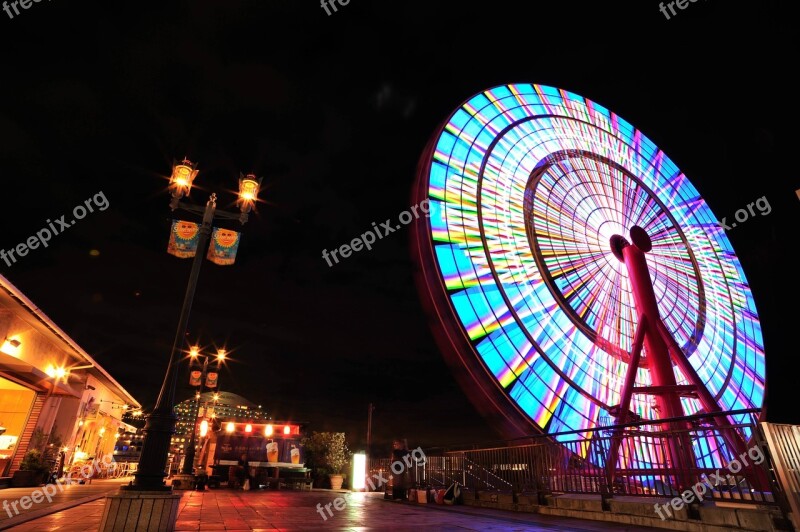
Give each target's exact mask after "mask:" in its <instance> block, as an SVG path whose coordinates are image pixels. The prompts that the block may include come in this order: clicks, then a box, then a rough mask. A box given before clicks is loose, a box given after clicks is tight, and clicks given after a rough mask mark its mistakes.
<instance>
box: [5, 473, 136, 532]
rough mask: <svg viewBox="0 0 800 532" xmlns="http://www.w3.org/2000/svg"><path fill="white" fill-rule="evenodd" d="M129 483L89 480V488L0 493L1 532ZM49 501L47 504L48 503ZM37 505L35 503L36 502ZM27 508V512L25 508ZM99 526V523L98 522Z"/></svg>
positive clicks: (74, 486) (57, 487) (64, 486)
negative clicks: (0, 505) (90, 481)
mask: <svg viewBox="0 0 800 532" xmlns="http://www.w3.org/2000/svg"><path fill="white" fill-rule="evenodd" d="M129 481H130V478H128V479H114V480H92V483H91V484H88V483H87V484H78V483H74V484H69V485H67V484H59V485H56V484H51V485H49V486H42V487H39V488H8V489H3V490H0V501H2V503H0V504H2V510H0V530H5V529H6V528H9V527H12V526H14V525H16V524H19V523H23V522H25V521H28V520H30V519H32V518H34V519H35V518H37V517H41V516H43V515H47V514H50V513H52V512H54V511H59V510H65V509H67V508H72V507H74V506H77V505H80V504H83V503H86V502H89V501H94V500H97V499H99V498H102V497H104V496H105V494H107V493H110V492H113V491H116V490H118V489H119V487H120V486H121V485H123V484H127V483H128V482H129ZM26 497H27V499H25V498H26ZM48 497H49V500H48ZM37 501H38V502H37ZM26 507H27V508H26ZM98 523H99V520H98Z"/></svg>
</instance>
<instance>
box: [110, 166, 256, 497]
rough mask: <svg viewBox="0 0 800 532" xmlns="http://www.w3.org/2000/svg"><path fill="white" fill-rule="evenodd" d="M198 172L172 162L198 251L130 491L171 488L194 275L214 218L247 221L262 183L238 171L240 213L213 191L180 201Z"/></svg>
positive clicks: (176, 197) (175, 201)
mask: <svg viewBox="0 0 800 532" xmlns="http://www.w3.org/2000/svg"><path fill="white" fill-rule="evenodd" d="M197 172H198V171H197V165H196V164H194V163H192V162H191V161H189V160H187V159H184V160H183V161H181V162H180V163H176V164H174V165H173V171H172V178H171V179H170V186H171V187H172V200H171V201H170V207H171V208H172V210H175V209H178V208H180V209H183V210H187V211H189V212H193V213H195V214H199V213H202V215H203V221H202V224H201V226H200V231H199V233H200V234H199V237H198V242H197V252H196V253H195V256H194V259H193V260H192V269H191V272H190V273H189V282H188V284H187V287H186V294H185V296H184V299H183V306H182V307H181V313H180V317H179V319H178V329H177V331H176V332H175V340H174V341H173V343H172V350H171V351H170V357H169V364H168V365H167V371H166V373H165V374H164V381H163V382H162V384H161V391H160V392H159V394H158V400H157V401H156V405H155V408H154V409H153V411H152V412H151V413H150V415H149V416H147V423H146V424H145V427H144V442H143V444H142V454H141V457H140V459H139V468H138V470H137V471H136V476H135V477H134V480H133V481H132V482H131V484H130V486H126V487H125V488H126V489H128V490H132V491H171V489H172V488H171V487H168V486H166V485H165V483H164V477H165V476H166V473H165V468H166V464H167V457H168V455H169V447H170V439H171V437H172V435H173V434H174V433H175V424H176V422H177V417H176V416H175V412H174V405H175V389H176V387H177V375H178V370H177V365H178V363H179V362H180V360H181V357H180V353H181V351H182V349H181V348H182V347H183V342H184V339H185V335H186V328H187V326H188V324H189V313H190V311H191V309H192V301H193V299H194V293H195V289H196V288H197V279H198V277H199V276H200V266H202V264H203V254H204V253H203V252H204V250H205V248H206V245H207V244H208V240H209V236H210V235H211V231H212V223H213V221H214V218H215V217H219V218H225V219H238V220H239V222H240V223H242V224H244V223H246V222H247V219H248V215H249V212H250V211H251V210H252V208H253V205H254V203H255V202H256V201H257V198H258V190H259V187H260V186H261V178H257V177H256V176H255V175H253V174H248V175H247V176H246V177H245V176H242V175H240V177H239V201H238V205H239V210H240V211H241V212H240V214H239V215H236V214H234V213H229V212H225V211H219V210H217V195H216V194H213V193H212V194H211V196H210V197H209V198H208V202H207V203H206V206H205V208H201V207H198V206H195V205H192V204H188V203H184V202H182V201H180V200H181V198H183V197H184V196H188V195H189V192H190V190H191V187H192V182H193V181H194V178H195V177H196V176H197Z"/></svg>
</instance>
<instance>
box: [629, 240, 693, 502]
mask: <svg viewBox="0 0 800 532" xmlns="http://www.w3.org/2000/svg"><path fill="white" fill-rule="evenodd" d="M631 235H632V238H633V240H634V243H633V244H629V243H628V242H627V241H625V240H624V239H621V240H617V241H616V242H615V246H616V249H617V252H618V253H619V256H618V258H619V257H621V258H622V261H623V262H624V263H625V267H626V268H627V270H628V278H629V280H630V282H631V292H632V293H633V299H634V303H635V305H636V311H637V314H638V316H639V320H640V322H641V321H642V320H646V322H645V338H644V347H645V351H646V352H647V362H648V367H649V369H650V375H651V380H652V384H651V385H652V386H655V387H659V388H661V390H662V391H661V393H658V394H656V395H655V401H656V405H657V406H658V412H659V417H660V418H662V419H669V418H680V417H683V416H684V411H683V404H682V403H681V400H680V396H679V394H678V392H677V382H676V380H675V371H674V369H673V367H672V360H671V359H670V355H669V349H668V345H669V344H668V343H667V342H666V341H665V339H664V338H663V337H662V335H661V334H660V332H659V329H658V324H660V323H661V315H660V314H659V311H658V302H657V300H656V294H655V290H654V289H653V281H652V278H651V276H650V269H649V268H648V266H647V259H646V258H645V252H647V251H649V250H650V249H651V243H650V239H649V236H647V234H646V233H645V232H644V230H643V229H641V228H636V227H634V228H631ZM663 428H664V430H665V431H667V434H668V435H667V436H665V443H666V445H665V447H664V451H663V452H664V454H665V462H666V464H667V465H668V468H669V469H672V471H673V472H672V473H671V474H670V475H669V476H670V477H671V480H670V483H671V484H672V485H673V486H675V487H677V488H678V490H679V491H680V490H682V489H685V488H687V487H689V486H691V485H692V484H694V479H693V475H692V474H691V473H690V472H691V471H692V470H694V469H695V468H696V464H697V462H696V460H695V456H694V452H693V450H692V444H691V440H690V437H689V433H688V432H686V429H688V428H689V424H688V423H681V422H673V423H666V424H664V427H663Z"/></svg>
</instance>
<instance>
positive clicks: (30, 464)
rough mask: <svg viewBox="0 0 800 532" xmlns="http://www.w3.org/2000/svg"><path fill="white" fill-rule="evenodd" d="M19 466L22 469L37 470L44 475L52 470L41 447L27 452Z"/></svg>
mask: <svg viewBox="0 0 800 532" xmlns="http://www.w3.org/2000/svg"><path fill="white" fill-rule="evenodd" d="M19 468H20V470H22V471H37V472H39V473H41V474H42V475H44V474H46V473H49V472H50V465H49V464H48V463H47V461H46V460H45V457H44V455H43V454H42V452H41V451H40V450H39V449H31V450H30V451H28V452H27V453H25V456H24V457H23V458H22V462H21V463H20V465H19Z"/></svg>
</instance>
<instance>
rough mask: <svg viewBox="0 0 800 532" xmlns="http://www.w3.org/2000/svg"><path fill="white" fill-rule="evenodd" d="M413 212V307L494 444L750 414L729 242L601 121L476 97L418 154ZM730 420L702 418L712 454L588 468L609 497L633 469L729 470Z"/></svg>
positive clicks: (745, 303) (577, 112)
mask: <svg viewBox="0 0 800 532" xmlns="http://www.w3.org/2000/svg"><path fill="white" fill-rule="evenodd" d="M424 200H428V201H429V202H430V217H429V218H428V219H425V218H421V219H419V220H418V221H417V222H416V224H415V226H414V228H413V237H412V245H413V247H414V255H415V258H416V260H417V263H418V271H417V281H418V285H419V288H420V291H421V293H422V296H423V302H424V304H425V305H426V306H427V309H428V311H429V314H430V315H431V316H432V317H433V318H432V320H431V324H432V327H433V328H434V331H435V333H436V337H437V341H438V342H439V345H440V347H441V349H442V351H443V353H444V355H445V358H446V360H447V361H448V363H449V364H450V366H451V368H452V369H453V371H454V373H455V375H456V377H457V378H458V380H459V381H460V384H461V385H462V387H463V388H464V390H465V392H466V393H467V395H468V396H469V397H470V399H471V400H472V401H473V402H474V403H475V405H476V407H477V408H478V409H479V410H480V411H481V412H482V413H483V414H484V415H486V416H487V417H488V419H489V420H490V421H491V422H492V423H493V425H494V426H496V427H497V428H498V429H499V430H500V431H501V432H502V433H503V434H504V435H505V436H506V437H507V438H509V439H511V438H519V437H524V436H530V435H532V434H541V433H544V434H555V433H563V432H566V431H576V432H577V433H579V434H580V433H586V434H590V433H591V434H594V431H593V429H595V428H597V427H602V426H608V425H613V424H624V423H626V422H631V421H636V420H663V419H667V418H675V417H682V416H688V415H693V414H698V413H705V414H712V413H715V412H732V411H740V410H744V409H761V408H762V404H763V400H764V387H765V367H764V350H763V340H762V335H761V326H760V324H759V319H758V314H757V312H756V307H755V303H754V301H753V296H752V294H751V292H750V289H749V287H748V285H747V281H746V279H745V276H744V273H743V271H742V267H741V265H740V264H739V260H738V259H737V257H736V255H735V254H734V252H733V249H732V247H731V244H730V242H729V241H728V238H727V237H726V236H725V234H724V233H723V230H722V228H721V227H720V226H719V225H718V223H717V218H716V217H715V216H714V214H713V213H712V212H711V209H710V208H709V207H708V205H707V204H706V203H705V202H704V201H703V199H702V198H701V197H700V194H699V193H698V192H697V190H696V189H695V188H694V187H693V186H692V184H691V183H690V182H689V180H688V179H687V178H686V176H684V175H683V173H681V172H680V170H679V169H678V168H677V166H676V165H675V164H674V163H673V162H672V161H671V160H670V159H669V157H667V156H666V154H664V152H663V151H661V150H659V149H658V148H657V147H656V146H655V145H654V144H653V143H652V142H651V141H650V140H649V139H648V138H647V137H645V136H644V135H643V134H642V133H641V132H640V131H639V130H637V129H636V128H634V127H633V126H631V125H630V124H629V123H628V122H626V121H625V120H623V119H622V118H620V117H619V116H617V115H616V114H614V113H613V112H611V111H609V110H608V109H606V108H604V107H602V106H601V105H599V104H597V103H594V102H592V101H590V100H588V99H585V98H583V97H581V96H578V95H576V94H573V93H571V92H568V91H564V90H561V89H557V88H553V87H546V86H541V85H531V84H518V85H506V86H500V87H495V88H492V89H489V90H486V91H484V92H482V93H480V94H477V95H475V96H473V97H472V98H470V99H469V100H468V101H466V102H465V103H464V104H462V105H461V106H460V107H459V108H458V109H457V110H456V111H455V112H454V113H453V114H452V115H451V116H450V117H449V118H448V119H447V120H446V121H445V122H444V123H443V124H442V126H441V127H440V128H439V129H438V130H437V132H436V133H435V135H434V136H433V137H432V139H431V140H430V142H429V144H428V145H427V147H426V149H425V151H424V153H423V155H422V158H421V160H420V163H419V167H418V175H417V182H416V185H415V188H414V192H413V203H414V204H417V203H419V202H421V201H424ZM631 242H632V243H631ZM745 417H746V414H737V415H727V416H725V415H722V416H717V417H710V418H709V419H712V420H714V421H713V423H714V424H715V426H716V429H717V430H718V433H717V434H718V435H720V436H719V437H717V438H707V439H705V440H703V441H702V444H701V445H698V442H690V441H688V438H687V436H686V435H685V433H684V435H683V436H676V437H674V438H672V439H671V440H669V443H668V448H667V449H666V450H665V449H651V450H650V451H652V452H649V453H643V454H640V455H637V457H636V458H634V457H631V456H625V451H624V450H621V449H619V446H618V444H617V445H611V446H610V447H609V449H608V453H607V454H606V456H603V457H601V458H600V459H594V460H596V462H595V464H596V466H597V467H598V468H604V469H606V470H607V471H608V481H609V484H610V483H611V482H613V480H614V474H615V471H616V470H617V469H618V468H620V467H621V466H623V465H628V466H630V465H631V460H636V461H637V463H636V464H635V465H636V466H637V467H639V468H652V469H662V468H665V467H670V468H673V470H676V469H680V470H683V471H685V470H686V469H687V468H692V467H694V465H695V463H696V461H699V460H701V459H702V458H703V457H708V456H712V455H714V456H718V457H719V456H722V457H731V456H732V457H735V456H737V455H739V454H740V453H741V452H742V451H743V450H744V449H745V445H746V443H745V442H746V441H747V440H748V439H749V438H750V437H751V436H752V434H750V432H751V431H750V430H749V429H734V428H731V427H732V424H737V423H742V422H743V421H744V419H745ZM651 426H652V427H656V428H658V427H661V428H662V429H664V430H669V429H686V428H687V427H688V424H687V423H685V422H684V423H662V424H659V423H654V424H652V425H651ZM612 433H613V434H614V435H615V437H617V436H619V434H620V432H619V431H614V432H612ZM555 439H556V440H557V441H561V440H560V439H559V437H556V438H555ZM587 453H588V450H587ZM643 456H646V458H642V457H643ZM582 458H587V456H583V457H582ZM664 478H665V480H666V482H667V483H669V484H672V485H673V486H685V485H688V483H690V482H691V479H689V478H676V477H674V476H673V477H671V478H670V477H668V476H665V477H664Z"/></svg>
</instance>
